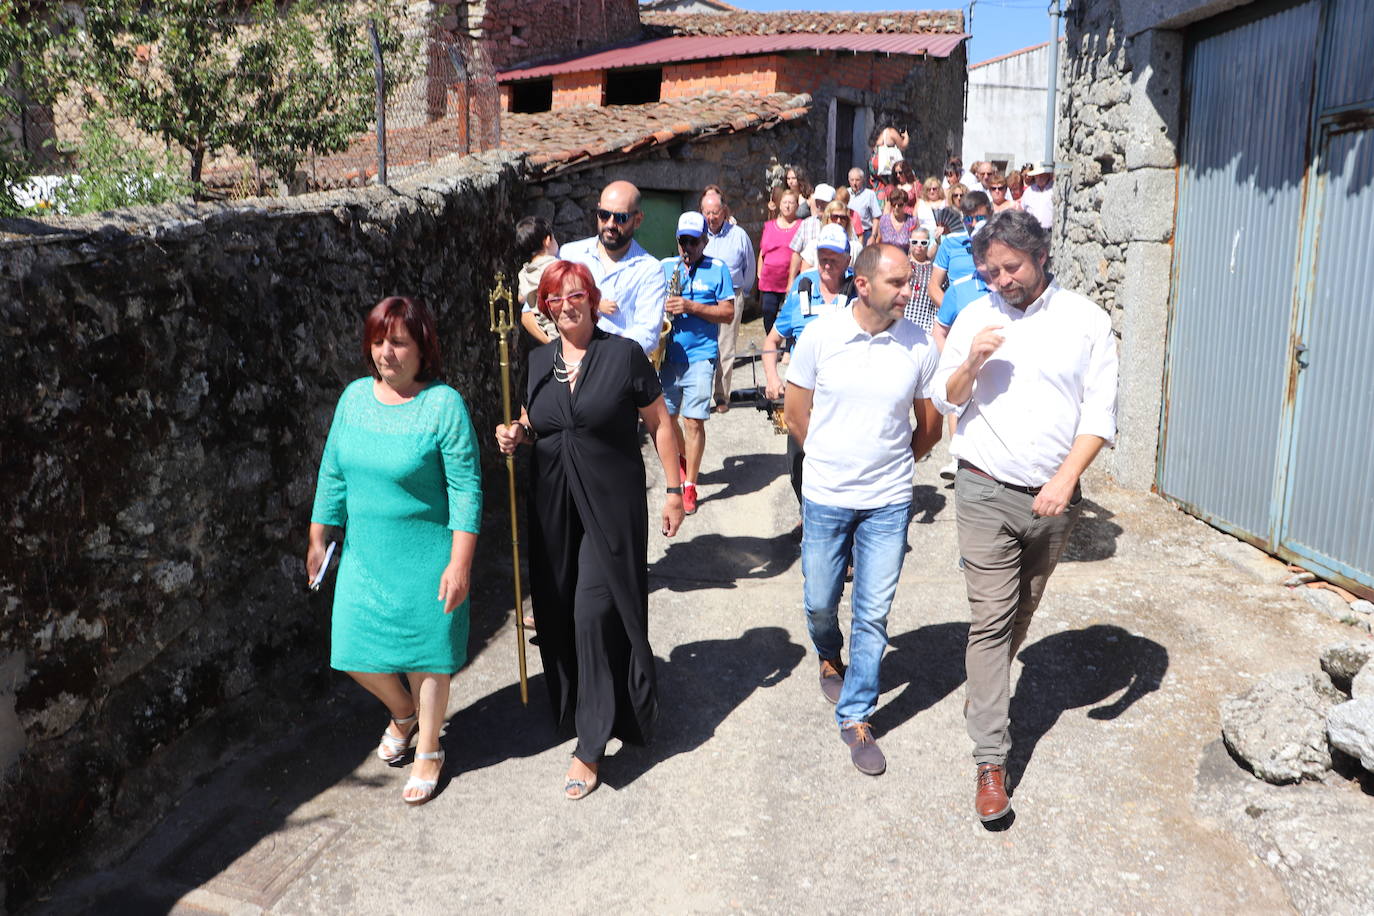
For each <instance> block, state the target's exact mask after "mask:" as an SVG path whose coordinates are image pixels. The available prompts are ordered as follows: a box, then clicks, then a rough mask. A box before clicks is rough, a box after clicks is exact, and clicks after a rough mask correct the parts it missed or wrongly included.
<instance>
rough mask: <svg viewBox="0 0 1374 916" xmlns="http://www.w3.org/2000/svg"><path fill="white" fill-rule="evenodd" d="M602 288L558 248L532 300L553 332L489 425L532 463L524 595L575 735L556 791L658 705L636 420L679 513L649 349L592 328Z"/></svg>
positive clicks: (578, 792)
mask: <svg viewBox="0 0 1374 916" xmlns="http://www.w3.org/2000/svg"><path fill="white" fill-rule="evenodd" d="M600 299H601V293H600V291H599V290H598V289H597V288H596V283H595V281H594V280H593V279H592V275H591V271H589V270H588V269H587V268H586V267H584V266H583V265H581V264H575V263H572V262H570V261H558V262H556V263H554V264H552V265H550V266H549V268H548V269H547V270H546V271H545V272H544V276H543V278H542V279H541V281H540V283H539V291H538V303H537V304H538V307H539V309H540V311H542V312H544V314H546V315H548V316H549V317H551V318H552V319H553V321H554V322H555V323H556V324H557V325H558V332H559V335H560V336H559V337H558V338H555V339H554V340H552V341H550V342H549V343H547V344H545V345H544V346H542V347H539V348H538V349H536V350H533V351H531V353H530V358H529V381H528V383H527V387H526V395H525V407H524V409H522V410H521V412H520V420H519V422H516V423H512V424H511V425H509V426H498V427H497V428H496V442H497V444H498V445H499V446H500V447H501V451H502V452H504V453H506V454H510V453H511V452H513V451H514V450H515V448H516V446H517V445H519V444H520V443H522V442H532V443H533V444H534V459H533V461H532V462H531V463H530V465H531V466H530V471H531V474H530V477H531V488H530V493H529V521H530V598H531V602H532V604H533V606H534V619H535V623H536V625H537V626H538V628H539V653H540V655H541V656H542V658H543V662H544V676H545V679H546V680H547V681H548V684H549V697H550V699H551V700H552V702H553V712H554V716H555V718H556V719H557V721H558V725H559V727H560V728H566V726H567V724H568V720H569V718H570V717H571V719H572V724H573V725H574V727H575V729H576V733H577V748H576V749H575V750H574V751H573V760H572V764H571V766H570V767H569V768H568V773H567V777H566V779H565V783H564V787H563V792H564V795H565V796H566V797H567V798H569V799H574V800H576V799H579V798H584V797H585V796H586V795H587V794H588V793H590V792H591V791H592V790H593V789H595V788H596V786H597V782H598V780H597V768H598V766H599V765H600V762H601V757H602V755H603V754H604V753H605V750H606V742H607V741H609V740H610V739H611V738H612V737H618V738H620V739H621V740H623V741H627V742H630V743H634V744H644V743H646V742H647V741H648V740H649V739H650V737H651V736H652V731H653V724H654V719H655V717H656V715H657V712H658V704H657V698H656V695H655V692H654V655H653V650H652V649H650V648H649V635H648V621H649V582H648V578H649V575H648V552H649V525H648V515H649V509H648V500H647V496H646V494H645V489H644V460H643V458H642V457H641V454H640V447H639V420H640V419H643V420H644V425H645V427H646V428H647V429H648V431H649V435H650V436H651V437H653V440H654V445H655V447H656V448H657V451H658V457H659V461H661V462H662V464H663V476H664V479H665V480H666V481H667V486H668V493H667V497H666V498H665V500H664V503H663V514H662V526H663V533H664V534H666V535H668V536H670V537H671V536H672V535H674V534H676V533H677V530H678V526H679V525H681V524H682V512H683V510H682V487H681V480H680V479H679V470H678V450H677V440H676V437H675V436H674V435H673V427H672V424H671V423H669V422H668V411H667V408H666V407H664V404H663V391H662V388H661V387H660V385H659V381H658V376H657V374H655V372H654V369H653V367H652V366H651V365H650V364H649V360H648V358H647V357H645V355H644V351H643V350H641V349H640V347H639V345H638V344H636V343H635V342H634V341H632V340H628V339H626V338H623V337H615V336H612V335H609V334H607V333H605V332H604V331H601V330H599V329H598V328H597V327H596V314H597V311H596V309H597V305H598V304H599V302H600Z"/></svg>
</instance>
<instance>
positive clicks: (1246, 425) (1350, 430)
mask: <svg viewBox="0 0 1374 916" xmlns="http://www.w3.org/2000/svg"><path fill="white" fill-rule="evenodd" d="M1271 9H1272V8H1271ZM1370 48H1374V5H1371V4H1369V3H1367V2H1366V0H1311V2H1307V3H1303V4H1300V5H1296V6H1293V7H1290V8H1288V9H1285V10H1280V11H1277V12H1270V13H1269V14H1268V15H1258V16H1252V18H1251V19H1250V20H1249V21H1246V22H1244V23H1243V24H1239V25H1235V26H1233V27H1231V28H1229V29H1227V30H1226V31H1219V32H1216V33H1215V34H1203V35H1201V36H1199V37H1198V38H1197V40H1196V41H1195V42H1194V43H1193V45H1192V48H1191V54H1190V60H1189V70H1188V89H1187V91H1188V93H1189V95H1188V110H1187V114H1186V116H1187V122H1186V127H1185V136H1184V143H1183V146H1182V149H1181V157H1180V158H1181V163H1180V165H1181V167H1180V176H1179V216H1178V230H1177V236H1176V239H1175V245H1176V253H1175V276H1174V300H1173V313H1172V315H1171V323H1170V340H1169V369H1168V377H1167V380H1166V385H1167V397H1166V407H1165V415H1164V443H1163V446H1162V448H1161V450H1160V468H1159V486H1160V490H1161V492H1163V493H1164V494H1165V495H1167V496H1169V497H1170V498H1172V499H1174V500H1175V501H1177V502H1179V503H1181V504H1182V505H1183V506H1184V507H1185V508H1187V509H1189V510H1190V511H1192V512H1195V513H1196V514H1198V515H1200V516H1202V517H1203V518H1206V519H1208V520H1209V521H1211V522H1213V523H1214V524H1217V525H1218V526H1219V527H1222V528H1225V529H1227V530H1229V531H1232V532H1234V533H1236V534H1238V535H1240V536H1242V537H1245V538H1246V539H1247V540H1251V541H1254V542H1255V543H1258V544H1261V545H1263V546H1265V547H1266V548H1268V549H1270V550H1272V551H1274V552H1276V553H1279V554H1280V555H1282V556H1287V557H1290V558H1294V559H1299V560H1301V561H1303V562H1304V563H1305V564H1306V565H1308V566H1310V567H1312V568H1313V569H1316V570H1318V571H1319V572H1321V573H1323V574H1324V575H1326V576H1328V577H1329V578H1334V579H1337V580H1340V581H1345V582H1346V583H1347V584H1351V585H1352V586H1364V587H1366V588H1374V458H1371V456H1374V310H1371V309H1370V307H1369V306H1368V304H1367V303H1368V300H1369V296H1370V290H1372V289H1374V246H1372V245H1371V242H1370V239H1371V238H1374V68H1371V67H1370V66H1369V64H1368V55H1369V50H1370Z"/></svg>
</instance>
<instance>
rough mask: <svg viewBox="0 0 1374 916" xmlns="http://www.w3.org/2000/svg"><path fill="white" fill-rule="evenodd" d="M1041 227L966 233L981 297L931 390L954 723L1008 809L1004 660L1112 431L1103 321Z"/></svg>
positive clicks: (994, 796)
mask: <svg viewBox="0 0 1374 916" xmlns="http://www.w3.org/2000/svg"><path fill="white" fill-rule="evenodd" d="M1048 254H1049V233H1048V232H1046V231H1045V230H1044V229H1042V228H1041V226H1040V224H1039V222H1038V221H1037V220H1036V219H1035V217H1033V216H1031V215H1030V214H1028V213H1026V212H1024V211H1020V210H1006V211H1003V212H1001V213H998V214H996V215H994V216H993V217H992V219H990V220H989V221H988V222H987V224H986V225H984V226H983V228H982V229H981V230H980V231H979V232H978V233H976V234H975V235H974V237H973V255H974V261H975V263H976V264H977V266H978V270H979V272H980V273H981V274H982V275H983V278H984V279H985V280H986V282H987V284H988V286H989V287H990V288H991V292H989V293H988V294H987V295H985V296H983V297H982V298H980V299H977V300H975V301H974V302H972V303H971V304H969V306H968V307H966V308H965V309H964V310H963V311H962V312H961V313H960V314H959V317H958V318H957V319H955V322H954V326H953V327H952V328H950V332H949V337H948V339H947V341H946V344H945V349H944V352H943V353H942V354H941V357H940V366H939V369H938V370H936V373H935V381H934V385H933V386H932V393H933V399H934V401H935V403H936V405H937V406H938V407H939V409H940V410H941V412H943V413H947V414H955V415H957V416H958V418H959V422H958V427H957V429H956V432H955V434H954V440H953V442H952V443H951V444H950V452H951V454H952V455H953V456H954V458H955V459H956V460H957V461H958V464H959V470H958V472H957V474H956V475H955V482H954V503H955V508H956V511H957V514H958V530H959V551H960V553H961V554H962V556H963V566H964V580H965V585H966V587H967V590H968V599H969V609H970V611H971V614H972V621H971V623H970V625H969V635H968V647H967V649H966V652H965V667H966V669H967V672H968V687H967V691H968V692H967V696H968V703H967V706H966V711H965V720H966V725H967V728H968V733H969V737H970V738H972V739H973V744H974V749H973V760H974V764H975V765H976V767H977V773H976V778H975V791H974V809H975V811H976V812H977V814H978V817H979V819H980V820H982V821H984V822H987V821H994V820H997V819H999V818H1002V817H1004V816H1005V815H1006V814H1008V813H1009V812H1010V811H1011V800H1010V798H1009V797H1008V795H1007V787H1006V762H1007V755H1008V753H1009V752H1010V750H1011V739H1010V726H1011V720H1010V716H1009V709H1010V694H1011V691H1010V683H1009V681H1010V674H1011V660H1012V658H1013V657H1014V656H1015V655H1016V652H1017V650H1019V649H1020V647H1021V643H1022V641H1023V640H1024V639H1025V638H1026V631H1027V630H1028V628H1029V627H1030V622H1031V616H1032V615H1033V614H1034V613H1035V609H1036V606H1037V605H1038V604H1039V603H1040V597H1041V595H1042V594H1043V593H1044V590H1045V583H1046V581H1047V580H1048V579H1049V577H1050V573H1052V572H1053V571H1054V567H1055V564H1057V563H1058V562H1059V556H1060V554H1061V552H1062V551H1063V549H1064V545H1065V544H1066V543H1068V539H1069V534H1070V532H1071V531H1072V530H1073V526H1074V523H1075V522H1076V521H1077V520H1078V516H1079V513H1080V511H1081V502H1082V498H1083V496H1082V491H1081V489H1080V488H1079V483H1078V481H1079V477H1080V476H1081V475H1082V474H1083V472H1084V471H1085V470H1086V469H1087V467H1088V465H1089V464H1091V463H1092V460H1093V458H1095V457H1096V456H1097V453H1098V451H1099V450H1100V449H1101V448H1102V446H1103V445H1104V444H1107V443H1109V442H1111V441H1112V440H1113V438H1114V437H1115V435H1116V378H1117V353H1116V341H1115V339H1114V338H1113V336H1112V328H1111V319H1110V317H1109V316H1108V315H1107V313H1106V312H1105V311H1103V310H1102V309H1101V308H1100V307H1099V306H1097V305H1096V304H1095V303H1093V302H1091V301H1090V300H1088V299H1086V298H1084V297H1083V296H1080V295H1078V294H1077V293H1072V292H1069V291H1068V290H1065V289H1062V288H1061V287H1060V286H1059V285H1058V284H1057V283H1055V281H1054V278H1053V277H1051V276H1050V275H1049V274H1048V273H1047V272H1046V269H1045V265H1046V261H1047V258H1048Z"/></svg>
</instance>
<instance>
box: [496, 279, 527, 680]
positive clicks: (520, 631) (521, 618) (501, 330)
mask: <svg viewBox="0 0 1374 916" xmlns="http://www.w3.org/2000/svg"><path fill="white" fill-rule="evenodd" d="M487 307H488V308H489V309H490V311H491V330H492V333H494V334H495V335H496V339H497V340H498V341H500V350H501V405H502V408H503V410H504V415H505V419H506V425H507V426H510V424H511V410H510V339H509V335H510V332H511V331H513V330H515V327H516V320H515V303H514V302H513V301H512V299H511V295H510V287H509V286H507V285H506V278H505V276H504V275H502V276H498V277H497V278H496V288H495V289H493V290H492V291H491V296H490V298H489V299H488V300H487ZM506 480H507V482H508V483H509V484H510V551H511V560H512V565H513V567H514V572H515V636H516V640H515V641H516V642H517V643H518V644H519V646H520V649H519V653H520V654H519V660H520V702H521V703H523V704H526V705H528V704H529V701H530V690H529V680H528V677H527V675H526V672H525V602H524V599H523V598H522V596H521V593H520V516H519V515H517V514H516V503H515V455H514V454H513V453H512V454H510V455H507V456H506Z"/></svg>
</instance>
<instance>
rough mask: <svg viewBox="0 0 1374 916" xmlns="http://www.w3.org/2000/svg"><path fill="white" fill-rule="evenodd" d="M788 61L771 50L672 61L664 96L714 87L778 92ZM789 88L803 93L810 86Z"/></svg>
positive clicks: (665, 72)
mask: <svg viewBox="0 0 1374 916" xmlns="http://www.w3.org/2000/svg"><path fill="white" fill-rule="evenodd" d="M784 63H785V59H784V58H783V57H781V56H779V55H775V54H770V55H760V56H758V57H727V58H722V59H720V60H700V61H692V62H691V63H685V64H669V65H666V66H664V68H663V88H662V90H661V97H662V98H664V99H684V98H691V97H693V96H698V95H701V94H702V93H703V92H710V91H717V92H764V93H767V92H778V91H779V90H780V86H779V80H780V79H781V73H780V71H781V70H782V68H783V65H784ZM788 91H791V92H797V93H801V92H806V91H807V90H806V89H790V90H788Z"/></svg>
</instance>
